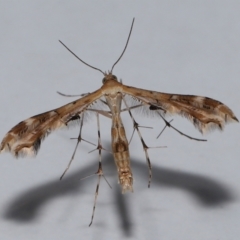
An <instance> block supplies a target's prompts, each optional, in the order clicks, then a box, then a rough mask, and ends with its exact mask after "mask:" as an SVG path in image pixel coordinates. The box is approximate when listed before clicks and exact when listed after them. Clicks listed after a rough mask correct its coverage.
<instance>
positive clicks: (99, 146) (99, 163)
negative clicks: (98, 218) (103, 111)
mask: <svg viewBox="0 0 240 240" xmlns="http://www.w3.org/2000/svg"><path fill="white" fill-rule="evenodd" d="M97 126H98V146H97V148H96V149H94V150H98V156H99V162H98V170H97V172H96V173H95V174H97V175H98V183H97V186H96V191H95V197H94V204H93V210H92V217H91V222H90V224H89V227H90V226H91V225H92V223H93V218H94V213H95V209H96V204H97V197H98V191H99V186H100V180H101V177H103V178H104V179H105V181H106V182H107V184H108V185H109V187H110V188H111V186H110V184H109V183H108V181H107V179H106V178H105V176H104V174H103V169H102V149H104V148H103V147H102V141H101V134H100V122H99V113H97ZM104 150H105V149H104ZM91 152H92V151H91Z"/></svg>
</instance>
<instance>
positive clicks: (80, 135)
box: [60, 113, 95, 180]
mask: <svg viewBox="0 0 240 240" xmlns="http://www.w3.org/2000/svg"><path fill="white" fill-rule="evenodd" d="M83 118H84V113H83V114H82V118H81V123H80V131H79V135H78V137H77V144H76V146H75V149H74V151H73V154H72V157H71V159H70V161H69V163H68V165H67V167H66V169H65V170H64V172H63V174H62V175H61V177H60V180H62V178H63V177H64V175H65V173H66V172H67V170H68V169H69V168H70V165H71V163H72V161H73V159H74V157H75V154H76V151H77V147H78V145H79V143H80V142H81V141H82V140H83V141H85V142H87V143H89V144H92V145H95V144H93V143H91V142H89V141H87V140H85V139H83V138H82V127H83ZM72 139H75V138H72Z"/></svg>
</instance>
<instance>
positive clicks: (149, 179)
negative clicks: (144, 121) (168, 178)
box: [123, 97, 152, 187]
mask: <svg viewBox="0 0 240 240" xmlns="http://www.w3.org/2000/svg"><path fill="white" fill-rule="evenodd" d="M123 102H124V104H125V106H126V109H127V111H128V112H129V115H130V117H131V119H132V121H133V128H134V131H135V130H136V131H137V133H138V136H139V138H140V140H141V143H142V146H143V150H144V152H145V156H146V161H147V164H148V171H149V178H148V187H150V184H151V180H152V165H151V162H150V158H149V155H148V149H149V147H148V146H147V145H146V143H145V141H144V140H143V138H142V135H141V132H140V130H139V124H138V123H137V122H136V121H135V119H134V117H133V115H132V113H131V111H130V108H129V107H128V105H127V103H126V101H125V99H124V97H123ZM134 131H133V133H134ZM132 136H133V134H132Z"/></svg>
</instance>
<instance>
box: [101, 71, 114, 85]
mask: <svg viewBox="0 0 240 240" xmlns="http://www.w3.org/2000/svg"><path fill="white" fill-rule="evenodd" d="M110 80H111V81H116V82H118V79H117V77H116V76H115V75H113V74H112V73H111V72H109V73H108V74H107V73H105V74H104V78H103V80H102V83H103V84H105V83H106V82H107V81H110Z"/></svg>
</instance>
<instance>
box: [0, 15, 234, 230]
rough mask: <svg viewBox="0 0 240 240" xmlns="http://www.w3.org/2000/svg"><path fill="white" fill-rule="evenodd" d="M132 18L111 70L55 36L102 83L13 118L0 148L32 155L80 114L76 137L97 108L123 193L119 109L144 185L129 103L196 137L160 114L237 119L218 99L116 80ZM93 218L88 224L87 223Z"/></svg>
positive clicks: (205, 123)
mask: <svg viewBox="0 0 240 240" xmlns="http://www.w3.org/2000/svg"><path fill="white" fill-rule="evenodd" d="M133 24H134V19H133V21H132V25H131V29H130V32H129V35H128V39H127V42H126V45H125V48H124V50H123V52H122V54H121V55H120V57H119V58H118V60H117V61H116V62H115V63H114V64H113V66H112V68H111V70H110V71H108V72H103V71H102V70H100V69H98V68H95V67H93V66H91V65H89V64H88V63H86V62H84V61H83V60H82V59H80V58H79V57H78V56H77V55H76V54H75V53H73V52H72V51H71V50H70V49H69V48H68V47H67V46H66V45H65V44H63V43H62V42H61V41H60V43H61V44H62V45H63V46H64V47H65V48H66V49H67V50H68V51H70V52H71V53H72V54H73V55H74V56H75V57H76V58H78V59H79V60H80V61H81V62H82V63H84V64H85V65H87V66H89V67H91V68H93V69H95V70H97V71H100V72H101V73H102V74H103V75H104V78H103V80H102V86H101V88H99V89H97V90H96V91H94V92H91V93H88V94H85V95H84V96H82V97H81V98H80V99H78V100H75V101H72V102H70V103H68V104H66V105H64V106H62V107H59V108H56V109H53V110H50V111H48V112H45V113H41V114H38V115H36V116H33V117H30V118H28V119H26V120H24V121H22V122H20V123H18V124H17V125H16V126H14V127H13V128H12V129H11V130H10V131H9V132H8V133H7V134H6V135H5V137H4V138H3V140H2V142H1V145H0V151H1V152H4V151H7V152H10V153H12V154H13V155H14V156H15V157H18V156H20V155H35V154H37V152H38V150H39V148H40V144H41V141H42V140H43V139H44V138H45V137H46V136H47V135H48V134H50V133H52V132H53V131H54V130H56V129H59V128H63V127H66V126H68V125H69V124H70V123H71V122H73V121H75V120H80V133H79V137H78V143H79V142H80V141H81V140H82V138H81V130H82V126H83V118H84V114H86V113H87V112H90V111H93V112H95V113H96V114H97V120H98V126H99V118H98V115H99V114H102V115H104V116H106V117H109V118H111V119H112V128H111V136H112V153H113V157H114V160H115V164H116V167H117V171H118V179H119V183H120V185H121V188H122V192H123V193H125V192H127V191H130V192H132V191H133V174H132V171H131V166H130V154H129V141H128V140H127V137H126V133H125V129H124V125H123V122H122V119H121V112H122V111H128V112H129V114H130V117H131V119H132V121H133V126H134V130H136V131H137V133H138V134H139V137H140V139H141V142H142V145H143V149H144V151H145V155H146V160H147V163H148V167H149V186H150V181H151V163H150V159H149V156H148V152H147V149H148V147H147V145H146V143H145V142H144V140H143V138H142V136H141V133H140V131H139V125H138V123H137V122H136V121H135V119H134V118H133V115H132V113H131V110H132V109H135V108H140V107H141V108H145V110H147V111H149V112H152V113H154V114H155V116H158V117H159V118H161V119H162V120H163V121H164V122H165V124H166V126H165V127H171V128H173V129H174V130H176V131H177V132H179V133H180V134H182V135H184V136H186V137H189V138H191V139H195V140H202V139H196V138H192V137H190V136H188V135H186V134H184V133H182V132H180V131H179V130H178V129H176V128H174V127H173V125H172V124H171V123H170V121H167V120H166V119H165V114H170V115H175V114H177V115H181V116H183V117H185V118H187V119H188V120H190V121H191V122H192V124H193V125H194V126H195V127H196V128H197V129H198V130H199V131H200V132H201V133H203V132H207V131H209V130H210V129H216V128H218V129H220V130H222V129H223V127H224V125H225V123H228V122H231V121H237V122H238V119H237V118H236V116H235V115H234V113H233V112H232V110H231V109H230V108H229V107H227V106H226V105H224V104H223V103H221V102H219V101H217V100H214V99H211V98H208V97H201V96H193V95H179V94H169V93H161V92H156V91H150V90H145V89H140V88H136V87H131V86H127V85H125V84H123V83H122V82H121V81H119V80H118V78H117V77H116V76H115V75H114V74H113V69H114V67H115V65H116V64H117V63H118V62H119V60H120V59H121V57H122V56H123V54H124V52H125V50H126V48H127V45H128V42H129V39H130V36H131V32H132V29H133ZM129 98H132V99H133V100H134V102H135V103H137V104H135V105H131V106H130V105H129V103H127V102H128V101H127V99H129ZM97 101H98V102H101V103H102V104H103V105H105V106H106V107H107V108H108V111H106V110H98V109H96V108H93V107H92V106H94V104H95V102H97ZM122 105H124V106H125V108H122ZM98 129H99V127H98ZM98 135H99V137H98V147H97V149H98V150H99V156H100V158H99V170H98V172H97V174H98V175H99V179H100V177H101V176H103V172H102V166H101V150H102V149H103V148H102V146H101V139H100V130H99V131H98ZM78 143H77V145H78ZM76 148H77V146H76ZM75 151H76V149H75ZM75 151H74V154H75ZM74 154H73V157H74ZM73 157H72V159H71V160H70V162H69V165H68V167H67V168H66V170H65V171H64V173H63V175H64V174H65V172H66V171H67V169H68V168H69V166H70V164H71V162H72V160H73ZM63 175H62V176H61V178H62V177H63ZM99 181H100V180H99ZM98 187H99V182H98V185H97V190H96V195H95V202H94V208H93V214H92V220H93V215H94V210H95V205H96V198H97V193H98ZM92 220H91V223H90V225H91V224H92Z"/></svg>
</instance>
